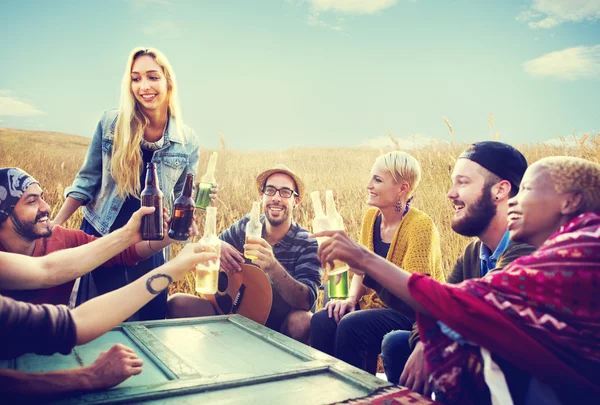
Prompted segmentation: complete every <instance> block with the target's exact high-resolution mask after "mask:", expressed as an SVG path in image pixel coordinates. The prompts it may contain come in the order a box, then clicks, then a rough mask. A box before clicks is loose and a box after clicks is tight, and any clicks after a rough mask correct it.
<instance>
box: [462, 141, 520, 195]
mask: <svg viewBox="0 0 600 405" xmlns="http://www.w3.org/2000/svg"><path fill="white" fill-rule="evenodd" d="M458 158H459V159H469V160H472V161H473V162H475V163H477V164H479V165H480V166H482V167H484V168H485V169H487V170H489V171H490V172H492V173H494V174H495V175H496V176H498V177H500V178H501V179H502V180H507V181H508V182H510V185H511V186H512V188H513V190H515V191H518V190H519V186H520V184H521V179H522V178H523V174H525V170H527V160H526V159H525V156H523V154H522V153H521V152H519V151H518V150H516V149H515V148H513V147H512V146H510V145H507V144H505V143H502V142H495V141H485V142H477V143H474V144H472V145H471V146H469V147H468V148H467V149H466V150H465V151H464V152H463V153H462V154H461V155H460V156H459V157H458Z"/></svg>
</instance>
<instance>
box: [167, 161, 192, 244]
mask: <svg viewBox="0 0 600 405" xmlns="http://www.w3.org/2000/svg"><path fill="white" fill-rule="evenodd" d="M193 189H194V175H193V174H192V173H188V174H187V175H186V178H185V184H184V186H183V191H182V193H181V195H180V196H179V198H177V199H176V200H175V203H174V204H173V213H172V214H171V226H170V227H169V238H171V239H175V240H187V239H188V238H189V237H190V226H191V225H192V220H193V219H194V206H195V204H194V200H193V199H192V190H193Z"/></svg>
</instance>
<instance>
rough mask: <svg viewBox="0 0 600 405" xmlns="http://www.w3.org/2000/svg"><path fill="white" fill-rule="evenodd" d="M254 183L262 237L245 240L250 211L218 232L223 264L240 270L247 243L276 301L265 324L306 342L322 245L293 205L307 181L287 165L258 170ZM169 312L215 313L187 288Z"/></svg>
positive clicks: (175, 298)
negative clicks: (260, 209)
mask: <svg viewBox="0 0 600 405" xmlns="http://www.w3.org/2000/svg"><path fill="white" fill-rule="evenodd" d="M256 186H257V190H258V193H259V196H260V199H261V203H262V207H263V215H261V216H260V221H261V222H262V223H263V234H262V238H260V239H254V240H253V239H250V240H249V241H248V243H246V241H245V236H246V224H247V223H248V221H249V220H250V215H246V216H245V217H243V218H242V219H240V220H239V221H238V222H236V223H235V224H233V225H232V226H231V227H230V228H229V229H227V230H226V231H225V232H223V233H222V234H221V235H219V238H220V239H221V240H222V241H223V243H222V245H221V268H222V269H223V270H225V271H227V272H229V273H234V272H237V271H240V270H241V267H240V263H244V261H245V260H246V259H244V255H243V253H242V252H244V249H246V250H248V251H252V253H253V255H255V256H256V257H257V258H256V259H252V263H253V264H255V265H257V266H258V267H260V268H261V269H262V270H263V271H264V272H265V273H266V274H267V275H268V276H269V279H270V280H271V287H272V289H273V304H272V306H271V312H270V314H269V318H268V319H267V322H266V326H267V327H269V328H271V329H273V330H276V331H278V332H281V333H283V334H285V335H287V336H290V337H291V338H293V339H296V340H299V341H301V342H307V341H308V336H309V329H310V318H311V316H312V313H311V312H310V309H311V308H312V306H313V304H314V302H315V300H316V299H317V289H318V288H319V285H320V284H321V272H322V269H321V264H320V263H319V260H318V258H317V250H318V245H317V241H316V240H315V239H309V238H308V235H309V232H308V231H307V230H306V229H304V228H302V227H300V225H298V224H297V223H296V222H294V220H293V217H292V213H293V211H294V207H296V206H297V205H298V204H300V201H301V200H302V196H303V195H304V183H303V182H302V180H301V179H300V178H299V177H298V176H297V175H296V174H295V173H294V172H292V171H291V170H290V169H289V168H288V167H287V166H285V165H276V166H275V167H274V168H272V169H270V170H267V171H264V172H262V173H260V174H259V175H258V176H257V177H256ZM168 308H169V309H168V311H169V317H171V318H181V317H194V316H206V315H215V314H216V311H215V309H214V307H213V306H212V304H211V303H210V302H208V301H206V300H204V299H202V298H200V297H196V296H193V295H189V294H181V293H179V294H175V295H173V296H172V297H171V298H170V299H169V302H168Z"/></svg>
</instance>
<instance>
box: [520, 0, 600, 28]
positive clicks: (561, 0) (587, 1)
mask: <svg viewBox="0 0 600 405" xmlns="http://www.w3.org/2000/svg"><path fill="white" fill-rule="evenodd" d="M598 19H600V0H532V2H531V6H530V8H529V10H527V11H524V12H522V13H521V14H519V15H518V16H517V20H519V21H523V22H527V23H528V25H529V27H530V28H534V29H537V28H542V29H544V28H546V29H548V28H553V27H556V26H557V25H560V24H562V23H564V22H582V21H596V20H598Z"/></svg>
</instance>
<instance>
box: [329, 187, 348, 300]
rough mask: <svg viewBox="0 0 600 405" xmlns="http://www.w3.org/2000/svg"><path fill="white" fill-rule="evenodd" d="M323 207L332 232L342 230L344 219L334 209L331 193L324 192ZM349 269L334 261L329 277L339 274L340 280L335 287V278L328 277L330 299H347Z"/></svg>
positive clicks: (343, 264) (345, 265)
mask: <svg viewBox="0 0 600 405" xmlns="http://www.w3.org/2000/svg"><path fill="white" fill-rule="evenodd" d="M325 207H326V210H327V218H328V219H329V224H330V225H331V229H332V230H339V231H343V230H344V219H343V218H342V216H341V215H340V214H339V213H338V212H337V208H336V207H335V200H334V199H333V191H332V190H326V191H325ZM349 268H350V267H349V266H348V265H347V264H346V263H344V262H341V261H339V260H335V261H334V266H333V269H332V270H331V271H330V272H329V275H330V276H333V275H336V274H341V280H340V281H339V283H338V284H337V285H336V284H335V280H336V279H337V277H329V283H328V285H327V288H328V294H329V297H330V298H347V297H348V269H349Z"/></svg>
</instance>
